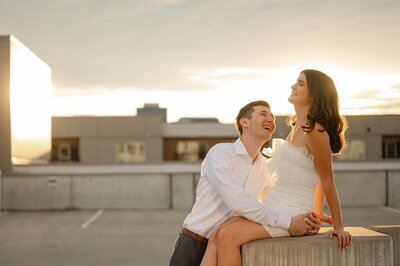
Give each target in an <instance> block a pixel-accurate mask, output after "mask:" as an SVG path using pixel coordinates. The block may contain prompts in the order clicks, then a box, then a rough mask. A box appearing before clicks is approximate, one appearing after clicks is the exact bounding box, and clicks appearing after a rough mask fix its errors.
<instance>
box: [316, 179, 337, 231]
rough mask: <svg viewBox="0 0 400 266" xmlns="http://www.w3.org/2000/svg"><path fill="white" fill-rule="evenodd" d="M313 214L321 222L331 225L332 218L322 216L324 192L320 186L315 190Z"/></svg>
mask: <svg viewBox="0 0 400 266" xmlns="http://www.w3.org/2000/svg"><path fill="white" fill-rule="evenodd" d="M314 212H315V213H316V214H317V217H318V219H320V220H321V222H324V223H328V224H332V223H333V222H332V218H331V217H330V216H327V215H325V214H324V190H323V188H322V186H321V185H319V186H317V188H316V189H315V206H314Z"/></svg>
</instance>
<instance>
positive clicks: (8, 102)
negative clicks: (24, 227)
mask: <svg viewBox="0 0 400 266" xmlns="http://www.w3.org/2000/svg"><path fill="white" fill-rule="evenodd" d="M50 97H51V68H50V67H49V66H48V65H47V64H46V63H45V62H43V60H41V59H40V58H39V57H38V56H36V55H35V54H34V53H33V52H32V51H31V50H29V49H28V48H27V47H26V46H25V45H24V44H22V43H21V42H20V41H19V40H18V39H17V38H16V37H15V36H13V35H7V36H0V127H1V130H0V169H1V170H2V171H3V172H7V171H11V170H12V166H13V165H14V164H37V163H47V162H48V161H49V159H50V151H51V112H50Z"/></svg>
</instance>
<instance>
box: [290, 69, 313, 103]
mask: <svg viewBox="0 0 400 266" xmlns="http://www.w3.org/2000/svg"><path fill="white" fill-rule="evenodd" d="M291 88H292V94H290V97H289V99H288V100H289V102H290V103H291V104H293V105H297V106H303V105H306V106H307V105H310V106H311V103H312V100H311V97H310V93H309V90H308V85H307V79H306V75H305V74H304V73H300V76H299V77H298V78H297V81H296V83H295V84H293V85H292V87H291Z"/></svg>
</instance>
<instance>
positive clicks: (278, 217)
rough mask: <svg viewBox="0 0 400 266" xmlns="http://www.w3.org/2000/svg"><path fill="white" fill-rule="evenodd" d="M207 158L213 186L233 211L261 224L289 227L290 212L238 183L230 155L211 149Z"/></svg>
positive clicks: (208, 171)
mask: <svg viewBox="0 0 400 266" xmlns="http://www.w3.org/2000/svg"><path fill="white" fill-rule="evenodd" d="M205 160H207V161H206V162H205V163H206V166H205V169H204V170H206V171H207V173H206V174H207V177H208V179H209V181H210V184H211V186H212V187H213V188H214V189H215V191H216V192H217V193H218V195H219V196H220V197H221V199H222V200H223V201H224V203H225V204H226V205H227V207H228V208H229V209H230V210H231V211H233V212H235V213H236V214H237V215H239V216H243V217H245V218H247V219H249V220H251V221H254V222H257V223H260V224H265V225H269V226H274V227H280V228H283V229H286V230H288V229H289V227H290V222H291V216H290V215H289V214H287V213H284V212H279V211H277V210H275V209H273V208H270V207H267V206H265V205H264V204H262V203H260V202H259V201H258V200H257V199H256V198H255V197H254V196H252V195H249V194H247V193H246V192H245V191H244V188H243V187H242V186H241V185H240V184H238V182H237V181H236V180H235V178H234V177H233V176H234V175H233V165H232V162H230V159H229V156H228V155H223V154H215V150H213V149H211V150H210V151H209V154H207V157H206V159H205Z"/></svg>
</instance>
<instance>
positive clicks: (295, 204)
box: [263, 139, 320, 237]
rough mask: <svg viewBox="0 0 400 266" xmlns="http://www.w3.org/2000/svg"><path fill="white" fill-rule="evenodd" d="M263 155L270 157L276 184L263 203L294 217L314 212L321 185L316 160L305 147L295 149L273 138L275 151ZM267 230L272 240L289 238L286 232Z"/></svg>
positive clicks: (288, 143) (279, 229)
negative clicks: (317, 192)
mask: <svg viewBox="0 0 400 266" xmlns="http://www.w3.org/2000/svg"><path fill="white" fill-rule="evenodd" d="M263 153H265V154H266V155H268V156H269V157H271V158H270V159H268V162H267V167H268V170H269V172H270V173H271V178H272V182H273V185H272V187H271V188H270V189H269V190H268V191H267V195H266V196H265V198H264V199H263V203H264V204H265V205H266V206H269V207H273V208H274V209H276V210H278V211H282V212H286V213H289V214H291V215H292V216H295V215H298V214H301V213H305V212H309V211H312V210H313V209H314V203H315V189H316V187H317V186H318V185H319V184H320V179H319V176H318V173H317V171H316V170H315V167H314V157H313V156H312V155H311V154H309V153H308V151H307V149H306V148H305V147H296V146H294V145H293V144H291V143H290V142H288V141H285V140H283V139H274V140H273V142H272V149H270V148H269V149H264V151H263ZM264 227H265V229H266V230H267V232H268V233H269V234H270V235H271V236H272V237H282V236H289V232H288V231H287V230H284V229H281V228H277V227H270V226H266V225H264Z"/></svg>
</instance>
